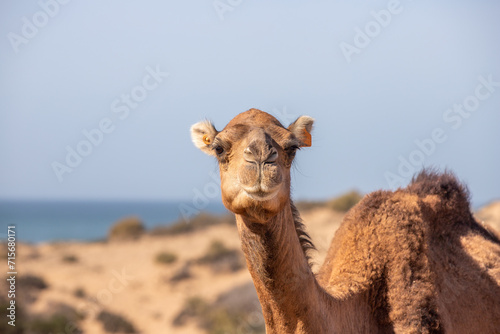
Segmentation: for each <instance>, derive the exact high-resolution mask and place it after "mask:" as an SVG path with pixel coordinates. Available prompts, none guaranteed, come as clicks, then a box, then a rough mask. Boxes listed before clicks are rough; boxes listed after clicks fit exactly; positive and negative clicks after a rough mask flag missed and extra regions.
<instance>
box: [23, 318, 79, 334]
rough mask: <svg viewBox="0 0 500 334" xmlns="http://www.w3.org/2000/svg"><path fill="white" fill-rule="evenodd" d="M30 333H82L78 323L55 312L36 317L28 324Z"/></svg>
mask: <svg viewBox="0 0 500 334" xmlns="http://www.w3.org/2000/svg"><path fill="white" fill-rule="evenodd" d="M27 328H28V329H29V331H28V333H30V334H47V333H71V334H80V333H82V331H81V329H80V328H78V326H77V324H76V323H75V322H73V321H71V320H70V319H69V318H68V317H66V316H65V315H62V314H54V315H52V316H51V317H48V318H35V319H33V320H31V321H29V323H28V324H27Z"/></svg>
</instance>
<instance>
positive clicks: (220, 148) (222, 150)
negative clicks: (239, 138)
mask: <svg viewBox="0 0 500 334" xmlns="http://www.w3.org/2000/svg"><path fill="white" fill-rule="evenodd" d="M215 153H217V155H221V154H222V153H224V148H223V147H222V146H220V145H217V146H216V147H215Z"/></svg>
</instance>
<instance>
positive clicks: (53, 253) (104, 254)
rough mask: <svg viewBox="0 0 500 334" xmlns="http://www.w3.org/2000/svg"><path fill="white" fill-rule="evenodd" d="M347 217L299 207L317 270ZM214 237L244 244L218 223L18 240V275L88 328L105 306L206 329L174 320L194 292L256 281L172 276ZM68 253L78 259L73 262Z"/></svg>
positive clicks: (499, 214) (142, 327) (495, 221)
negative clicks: (127, 235)
mask: <svg viewBox="0 0 500 334" xmlns="http://www.w3.org/2000/svg"><path fill="white" fill-rule="evenodd" d="M479 216H480V217H481V218H480V219H483V220H485V221H486V223H489V224H491V225H493V226H495V227H496V228H500V202H497V203H492V204H490V206H488V207H486V208H484V209H483V210H481V211H480V212H479ZM342 217H343V215H342V214H341V213H338V212H335V211H332V210H329V209H326V208H319V209H314V210H310V211H307V212H304V213H303V214H302V218H303V220H304V222H305V224H306V226H307V230H308V231H309V233H310V234H311V237H312V239H313V241H314V243H315V245H316V247H317V249H318V251H317V252H316V253H315V254H314V257H313V262H314V263H315V265H314V268H313V269H314V270H317V269H318V267H319V265H320V264H321V263H322V262H323V259H324V257H325V255H326V251H327V249H328V247H329V244H330V241H331V239H332V237H333V235H334V233H335V230H336V229H337V227H338V226H339V224H340V222H341V220H342ZM213 240H221V241H223V242H224V244H225V245H226V246H227V247H228V248H234V249H238V250H240V242H239V238H238V233H237V230H236V227H235V226H234V225H233V226H230V225H217V226H213V227H210V228H207V229H204V230H200V231H197V232H194V233H190V234H185V235H179V236H150V235H144V236H143V237H141V238H140V239H138V240H136V241H121V242H118V241H117V242H99V243H97V242H96V243H83V242H63V243H53V244H40V245H20V246H19V247H18V271H19V275H25V274H32V275H36V276H39V277H42V278H43V279H44V280H45V282H46V283H47V285H48V288H47V289H45V290H41V291H40V293H39V294H38V296H37V299H36V301H35V302H33V303H32V304H30V305H29V311H30V312H31V313H39V314H50V313H51V312H53V311H54V309H55V305H57V304H60V303H63V304H67V305H70V306H72V307H73V308H75V309H77V311H78V312H80V313H82V314H84V315H85V318H84V319H83V320H82V321H81V322H80V324H79V326H80V328H81V329H82V330H83V331H84V333H92V334H101V333H106V332H105V331H104V329H103V327H102V324H101V323H100V322H99V321H97V320H96V314H97V313H98V312H99V311H100V310H102V309H105V310H108V311H111V312H113V313H116V314H120V315H121V316H123V317H124V318H126V319H127V320H129V321H130V322H131V323H132V324H133V325H134V326H135V327H136V329H137V330H138V331H139V332H141V333H152V334H158V333H179V334H184V333H185V334H187V333H190V334H196V333H204V331H203V330H201V329H199V328H198V327H197V326H196V324H195V323H193V322H189V323H188V324H187V325H186V326H183V327H173V325H172V321H173V319H174V318H175V316H176V315H177V314H178V313H179V312H180V310H181V308H182V306H183V304H184V301H185V300H186V299H187V298H188V297H193V296H199V297H202V298H204V299H206V300H207V301H213V300H214V299H215V298H216V297H217V296H218V295H220V294H221V293H223V292H225V291H228V290H230V289H231V288H233V287H235V286H238V285H241V284H244V283H247V282H251V278H250V275H249V274H248V271H247V270H246V268H243V269H242V270H239V271H237V272H234V273H233V272H223V273H218V274H214V273H213V271H212V270H211V269H210V268H207V267H205V266H202V265H192V266H191V268H192V270H191V271H192V274H193V278H190V279H187V280H183V281H180V282H178V283H172V282H170V281H169V279H170V278H171V277H172V276H173V275H174V273H175V272H177V271H178V270H179V269H180V268H181V267H182V266H184V265H185V264H186V263H187V262H188V261H193V260H195V259H198V258H200V257H202V256H203V255H204V254H205V253H206V250H207V248H208V246H209V244H210V243H211V242H212V241H213ZM163 251H167V252H171V253H174V254H176V255H177V256H178V259H177V261H176V262H175V263H173V264H161V263H157V262H156V261H155V257H156V255H157V254H158V253H160V252H163ZM68 256H73V257H74V259H75V262H68V261H67V258H68ZM65 258H66V260H65ZM78 289H80V290H82V291H84V294H85V296H84V297H81V296H80V297H77V296H76V295H75V291H76V290H78Z"/></svg>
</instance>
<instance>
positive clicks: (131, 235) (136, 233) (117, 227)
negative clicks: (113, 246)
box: [108, 216, 144, 240]
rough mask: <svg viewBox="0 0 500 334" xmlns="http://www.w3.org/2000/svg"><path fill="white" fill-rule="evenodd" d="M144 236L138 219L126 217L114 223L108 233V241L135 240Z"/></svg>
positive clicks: (142, 226) (142, 227)
mask: <svg viewBox="0 0 500 334" xmlns="http://www.w3.org/2000/svg"><path fill="white" fill-rule="evenodd" d="M143 234H144V225H143V223H142V221H141V220H140V219H139V218H138V217H134V216H132V217H126V218H123V219H122V220H119V221H118V222H116V223H115V224H114V225H113V226H112V227H111V229H110V230H109V233H108V239H109V240H135V239H138V238H139V237H140V236H141V235H143Z"/></svg>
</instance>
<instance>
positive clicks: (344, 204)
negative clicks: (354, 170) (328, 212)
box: [327, 190, 363, 212]
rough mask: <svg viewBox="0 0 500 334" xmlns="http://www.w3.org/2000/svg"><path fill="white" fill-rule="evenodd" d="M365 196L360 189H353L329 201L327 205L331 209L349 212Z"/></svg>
mask: <svg viewBox="0 0 500 334" xmlns="http://www.w3.org/2000/svg"><path fill="white" fill-rule="evenodd" d="M362 198H363V195H361V194H360V193H359V192H358V191H356V190H352V191H350V192H348V193H345V194H343V195H341V196H339V197H337V198H334V199H332V200H330V201H328V203H327V205H328V207H330V208H331V209H333V210H335V211H339V212H347V211H349V210H350V209H351V208H352V207H353V206H355V205H356V204H358V202H359V201H360V200H361V199H362Z"/></svg>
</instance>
